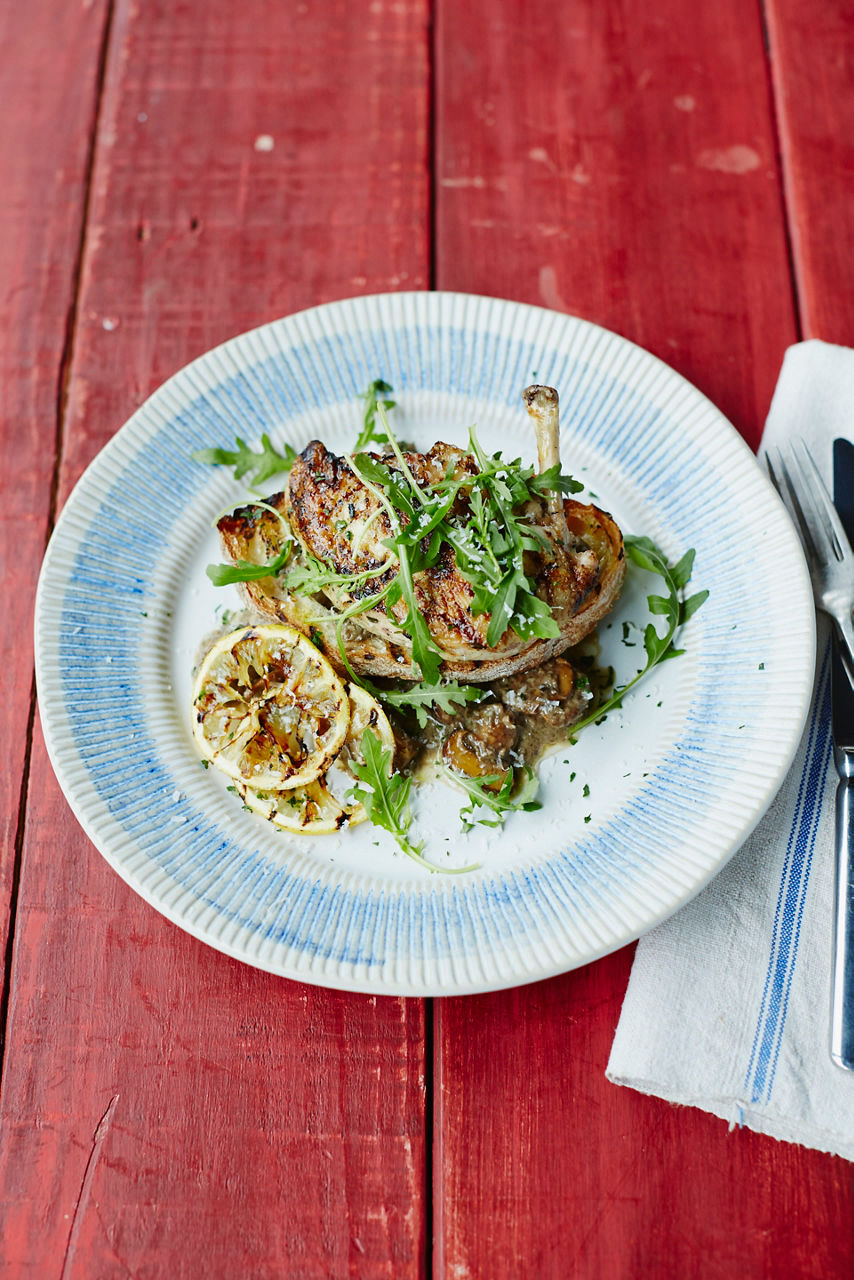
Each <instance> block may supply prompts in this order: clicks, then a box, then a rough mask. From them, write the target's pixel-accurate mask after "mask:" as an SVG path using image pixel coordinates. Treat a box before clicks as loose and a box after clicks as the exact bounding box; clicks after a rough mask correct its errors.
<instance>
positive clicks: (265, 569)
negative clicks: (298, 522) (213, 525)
mask: <svg viewBox="0 0 854 1280" xmlns="http://www.w3.org/2000/svg"><path fill="white" fill-rule="evenodd" d="M290 554H291V544H290V543H289V542H288V543H286V544H285V546H284V547H283V548H282V550H281V551H280V552H279V554H278V555H277V556H276V557H275V559H273V560H271V561H270V563H269V564H255V563H254V562H253V561H252V560H238V561H237V562H236V563H235V564H209V565H208V567H207V569H205V573H206V574H207V575H208V577H209V578H210V580H211V582H212V583H213V584H214V586H215V587H227V586H230V585H231V583H233V582H257V581H258V580H259V578H269V577H271V576H272V575H273V574H276V573H280V572H281V570H282V569H284V567H285V565H286V564H287V562H288V556H289V555H290Z"/></svg>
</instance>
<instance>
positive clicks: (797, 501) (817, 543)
mask: <svg viewBox="0 0 854 1280" xmlns="http://www.w3.org/2000/svg"><path fill="white" fill-rule="evenodd" d="M765 463H766V466H767V467H768V475H769V476H770V477H771V482H772V484H773V485H774V488H775V489H776V490H777V492H778V493H779V495H780V497H781V498H782V499H783V502H784V503H785V504H786V506H787V508H788V509H789V512H790V513H791V515H792V516H793V518H794V520H795V523H796V524H797V526H798V529H799V530H800V534H801V541H802V542H803V545H804V550H805V551H806V553H807V562H808V564H809V570H810V578H811V580H812V589H813V596H814V598H815V603H816V608H818V609H821V610H822V611H823V612H824V613H826V614H828V615H829V616H830V617H831V618H832V619H833V623H834V625H835V627H836V631H837V634H838V636H839V640H840V645H839V652H840V657H841V658H842V661H843V663H844V665H845V670H846V671H847V673H848V679H849V680H850V681H851V683H852V685H854V621H852V611H853V610H854V551H852V549H851V543H850V542H849V541H848V537H847V535H846V533H845V530H844V529H843V527H842V521H841V520H840V519H839V516H838V514H837V512H836V508H835V507H834V505H833V501H832V499H831V497H830V494H829V493H828V491H827V488H826V487H825V484H824V481H823V480H822V478H821V475H820V474H819V470H818V467H817V466H816V465H815V461H814V459H813V456H812V454H811V453H810V451H809V449H808V448H807V444H806V441H805V440H803V439H799V440H798V441H796V442H795V444H793V445H792V448H791V450H790V451H789V453H788V455H787V456H785V457H784V455H783V454H782V453H781V452H780V451H779V450H777V451H776V454H775V459H774V461H772V459H771V457H770V456H766V458H765Z"/></svg>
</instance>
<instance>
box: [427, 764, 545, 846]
mask: <svg viewBox="0 0 854 1280" xmlns="http://www.w3.org/2000/svg"><path fill="white" fill-rule="evenodd" d="M441 771H442V773H444V774H445V776H446V777H448V778H450V779H451V781H453V782H455V783H456V784H457V785H458V786H460V787H462V788H463V790H464V791H465V792H466V793H467V795H468V797H469V803H468V805H464V806H463V808H462V809H460V818H461V820H462V824H463V831H471V830H472V828H473V826H474V825H475V823H477V825H478V826H481V827H500V826H502V825H503V823H504V819H505V818H506V817H507V814H508V813H517V812H520V811H522V812H525V813H531V812H533V810H535V809H541V808H542V805H541V804H540V802H539V800H537V799H536V795H537V790H538V788H539V785H540V780H539V778H538V777H537V775H536V774H535V773H534V771H533V769H530V768H528V766H527V765H526V766H525V768H524V770H519V771H514V770H513V769H508V770H507V772H506V774H505V775H504V776H503V778H502V775H501V774H500V773H492V774H488V775H487V776H486V777H484V778H469V777H468V776H467V775H466V774H464V773H458V772H457V771H456V769H449V768H448V766H447V765H443V766H442V770H441ZM517 773H521V775H522V778H521V782H520V780H519V777H518V776H517ZM496 782H500V783H501V786H500V787H499V788H498V790H497V791H493V790H492V789H491V788H492V787H493V786H494V785H495V783H496ZM478 809H489V810H490V811H491V812H492V813H494V814H495V815H496V816H495V817H494V818H475V817H474V814H475V812H476V810H478Z"/></svg>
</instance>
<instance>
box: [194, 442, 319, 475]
mask: <svg viewBox="0 0 854 1280" xmlns="http://www.w3.org/2000/svg"><path fill="white" fill-rule="evenodd" d="M234 443H235V445H236V446H237V448H236V449H196V451H195V452H194V453H193V454H191V457H192V458H194V459H195V461H196V462H206V463H208V465H209V466H212V467H233V468H234V478H235V480H242V479H243V477H244V476H248V477H249V484H250V486H253V487H256V488H257V487H258V486H259V485H262V484H264V482H265V481H266V480H269V479H270V477H271V476H277V475H279V474H280V473H281V472H283V471H290V469H291V467H292V466H293V465H294V462H295V460H296V456H297V455H296V450H294V449H292V448H291V446H290V445H289V444H286V445H285V452H284V453H279V452H278V451H277V450H276V449H275V448H274V447H273V445H272V444H271V442H270V437H269V436H268V435H267V433H266V431H265V432H264V434H263V435H262V436H261V448H260V450H259V451H258V452H255V451H254V450H252V449H250V448H249V445H248V444H247V443H246V441H245V440H242V439H241V438H240V436H235V437H234Z"/></svg>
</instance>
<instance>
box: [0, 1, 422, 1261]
mask: <svg viewBox="0 0 854 1280" xmlns="http://www.w3.org/2000/svg"><path fill="white" fill-rule="evenodd" d="M381 9H382V6H376V5H374V4H370V3H368V2H367V0H365V2H362V0H358V2H356V3H330V4H328V5H326V6H324V8H323V10H322V11H319V10H318V9H317V8H316V7H314V6H309V5H306V4H300V3H288V4H282V3H279V2H273V0H245V2H244V3H242V4H240V5H234V4H232V3H231V0H208V2H206V3H204V4H202V3H193V4H186V3H184V4H171V3H146V4H144V5H137V4H133V3H131V2H130V0H127V2H126V0H121V2H119V3H117V5H116V8H115V13H114V18H113V23H112V35H111V43H110V49H109V57H108V62H107V74H106V80H105V89H104V98H103V102H102V106H101V112H100V129H99V134H98V138H97V151H96V159H95V167H94V174H93V184H92V201H91V212H90V219H89V224H88V229H87V235H86V247H85V256H84V261H83V269H82V274H81V291H80V296H79V305H78V312H77V325H76V331H75V335H74V347H73V356H72V361H71V370H70V381H69V387H68V419H67V428H66V439H65V448H64V452H63V460H62V470H61V475H60V501H61V500H62V499H64V497H65V496H66V495H67V493H68V491H69V488H70V486H71V484H72V483H73V481H74V480H75V478H76V477H77V476H78V474H79V473H80V471H81V469H82V468H83V466H85V464H86V463H87V462H88V461H89V460H90V458H91V457H92V456H93V455H94V454H95V453H96V452H97V450H98V449H99V448H100V447H101V446H102V445H103V444H104V443H105V442H106V441H107V440H108V439H109V438H110V436H111V435H112V434H113V433H114V431H115V430H116V429H117V427H118V426H119V425H120V424H121V422H122V421H123V420H124V419H125V418H126V417H127V416H128V414H129V413H130V412H131V411H132V410H133V409H134V408H135V407H136V405H137V404H138V403H139V402H140V401H141V400H142V399H143V398H144V397H145V395H146V394H147V393H148V392H149V390H150V389H151V388H152V387H153V386H154V385H155V384H157V383H158V382H160V381H161V380H162V379H163V378H164V377H165V376H166V375H168V374H169V373H171V372H173V371H174V370H175V369H177V368H178V367H180V366H181V365H182V364H184V363H185V362H186V361H187V360H188V359H190V358H192V357H193V356H195V355H197V354H199V353H200V352H201V351H203V350H205V349H206V348H208V347H210V346H212V345H213V344H215V343H217V342H219V341H221V340H222V339H224V338H227V337H228V336H230V335H231V334H233V333H236V332H238V331H239V330H241V329H245V328H247V327H249V326H251V325H254V324H259V323H261V322H263V321H266V320H269V319H271V318H272V317H274V316H277V315H280V314H283V313H287V312H290V311H293V310H296V309H298V308H300V307H303V306H306V305H309V304H312V303H316V302H322V301H325V300H327V299H328V298H331V297H338V296H341V295H344V294H353V293H358V292H372V291H377V290H383V289H388V288H395V287H399V286H403V285H413V284H414V285H416V286H417V285H418V284H419V283H423V282H424V281H425V280H426V279H427V272H428V268H429V261H428V243H429V218H428V213H429V193H428V171H427V155H428V137H427V116H426V111H427V101H428V84H427V63H426V10H425V7H424V5H423V4H422V3H420V0H412V2H406V3H401V4H396V5H395V6H394V7H393V9H390V10H385V9H382V11H381ZM9 1029H10V1042H9V1044H10V1047H9V1052H8V1055H7V1062H6V1075H5V1081H4V1090H3V1097H2V1117H0V1119H2V1128H3V1131H4V1133H5V1135H6V1140H5V1144H4V1149H3V1154H2V1160H0V1220H2V1221H3V1230H2V1233H0V1270H2V1272H3V1275H4V1276H10V1277H13V1276H14V1277H17V1276H28V1277H29V1276H32V1277H37V1278H38V1280H41V1278H42V1277H44V1276H46V1275H49V1276H60V1275H61V1276H62V1278H63V1280H69V1278H71V1280H76V1278H77V1277H80V1278H81V1280H84V1278H85V1280H89V1278H90V1277H98V1278H99V1280H101V1278H102V1277H113V1276H116V1277H120V1276H122V1277H123V1276H128V1275H133V1276H135V1277H158V1278H159V1277H163V1278H166V1277H168V1278H169V1280H179V1278H180V1277H194V1278H196V1277H200V1276H204V1277H206V1280H208V1278H211V1280H218V1278H219V1277H222V1278H223V1280H231V1278H232V1277H235V1276H252V1277H270V1278H271V1280H272V1277H276V1278H277V1280H278V1278H279V1277H283V1276H294V1277H299V1278H300V1280H303V1278H306V1280H312V1278H313V1277H330V1276H333V1277H341V1276H348V1275H354V1276H360V1277H361V1276H366V1277H394V1280H397V1278H398V1277H403V1278H404V1280H406V1278H407V1277H413V1276H420V1275H422V1274H423V1272H424V1259H425V1252H426V1239H425V1208H424V1182H425V1141H424V1106H425V1084H424V1070H423V1068H424V1013H423V1005H422V1003H421V1002H419V1001H400V1000H389V999H379V1000H374V999H371V998H368V997H363V996H352V997H351V996H347V995H342V994H337V993H334V992H329V991H323V990H318V989H313V988H308V987H305V986H302V985H298V984H295V983H289V982H286V981H283V980H279V979H275V978H272V977H270V976H269V975H265V974H263V973H260V972H256V971H254V970H251V969H249V968H247V967H245V966H242V965H240V964H238V963H235V962H233V961H231V960H229V959H227V958H225V957H224V956H221V955H219V954H218V953H216V952H214V951H212V950H210V949H208V948H206V947H204V946H203V945H201V944H200V943H197V942H196V941H194V940H193V939H191V938H189V937H187V936H185V935H184V934H182V933H181V932H180V931H179V930H177V929H175V928H174V927H173V926H171V925H169V924H167V923H166V922H165V921H163V920H162V919H161V918H160V917H159V916H158V915H157V914H156V913H155V912H154V911H153V910H152V909H151V908H149V907H148V906H147V905H145V904H144V903H143V902H142V901H141V900H139V899H138V898H136V897H135V896H134V895H133V894H132V893H131V892H130V890H128V889H127V888H126V887H125V886H124V884H123V883H122V882H121V881H120V880H119V879H118V878H117V877H116V876H115V875H114V874H113V873H112V872H111V871H110V870H109V869H108V867H107V865H106V864H105V863H104V862H103V860H102V859H101V858H100V856H99V855H98V854H97V853H96V852H95V851H94V849H93V848H92V847H91V846H90V845H89V844H88V842H87V841H86V839H85V838H84V836H83V834H82V832H81V831H80V830H79V828H78V827H77V825H76V823H75V821H74V819H73V817H72V816H71V814H70V812H69V810H68V808H67V806H66V804H65V802H64V800H63V799H62V797H61V795H60V793H59V790H58V787H57V785H56V783H55V781H54V779H53V776H52V773H51V770H50V767H49V764H48V762H47V759H46V756H45V751H44V746H43V742H42V740H41V736H40V734H38V733H37V734H36V738H35V742H34V747H33V756H32V770H31V786H30V805H29V809H28V814H27V830H26V839H25V843H24V849H23V863H22V872H21V885H20V895H19V902H18V924H17V932H16V949H15V957H14V970H13V988H12V995H11V1002H10V1017H9Z"/></svg>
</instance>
